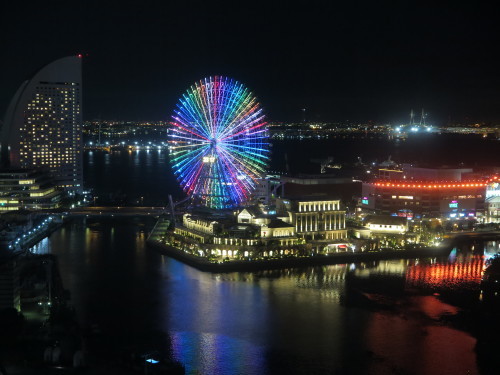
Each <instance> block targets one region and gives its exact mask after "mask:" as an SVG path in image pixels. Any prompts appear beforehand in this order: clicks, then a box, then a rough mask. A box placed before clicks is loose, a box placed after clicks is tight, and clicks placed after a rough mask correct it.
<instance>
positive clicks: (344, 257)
mask: <svg viewBox="0 0 500 375" xmlns="http://www.w3.org/2000/svg"><path fill="white" fill-rule="evenodd" d="M147 243H148V245H150V246H151V247H153V248H155V249H157V250H158V251H159V252H161V253H162V254H164V255H168V256H170V257H172V258H175V259H177V260H180V261H181V262H183V263H186V264H188V265H189V266H192V267H194V268H197V269H199V270H200V271H204V272H215V273H218V272H221V273H223V272H240V271H258V270H266V269H278V268H297V267H308V266H322V265H329V264H344V263H358V262H369V261H376V260H389V259H410V258H428V257H438V256H444V255H447V254H449V252H450V250H451V249H450V248H449V247H436V248H421V249H411V250H388V251H379V252H362V253H335V254H330V255H314V256H310V257H290V258H276V259H265V260H249V261H247V260H234V261H227V262H223V263H213V262H210V261H208V260H207V259H205V258H200V257H197V256H194V255H191V254H188V253H186V252H184V251H182V250H179V249H177V248H175V247H172V246H168V245H166V244H164V243H161V242H159V241H154V240H148V241H147Z"/></svg>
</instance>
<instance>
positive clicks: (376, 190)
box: [359, 180, 486, 218]
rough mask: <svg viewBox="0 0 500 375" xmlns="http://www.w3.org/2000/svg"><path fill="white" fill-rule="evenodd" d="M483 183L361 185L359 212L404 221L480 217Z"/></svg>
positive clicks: (484, 186) (409, 182)
mask: <svg viewBox="0 0 500 375" xmlns="http://www.w3.org/2000/svg"><path fill="white" fill-rule="evenodd" d="M485 191H486V183H485V181H462V182H457V181H399V180H381V181H374V182H366V183H363V191H362V196H361V199H360V202H359V208H360V209H361V210H363V211H366V212H369V213H376V214H383V215H395V216H402V217H407V218H413V217H415V218H423V217H446V218H464V217H482V215H483V214H484V200H485Z"/></svg>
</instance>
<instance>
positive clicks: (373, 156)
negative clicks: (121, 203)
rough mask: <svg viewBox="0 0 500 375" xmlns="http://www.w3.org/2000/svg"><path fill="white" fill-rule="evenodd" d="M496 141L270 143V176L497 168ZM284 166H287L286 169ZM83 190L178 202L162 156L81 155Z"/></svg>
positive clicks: (434, 138) (435, 137)
mask: <svg viewBox="0 0 500 375" xmlns="http://www.w3.org/2000/svg"><path fill="white" fill-rule="evenodd" d="M499 150H500V141H498V140H494V139H490V138H482V137H481V136H477V135H449V134H448V135H439V134H422V135H418V136H412V137H409V138H408V139H406V140H395V139H390V138H388V137H387V136H359V135H358V136H338V137H332V138H330V139H328V140H316V141H312V140H303V141H298V140H296V141H273V147H272V155H271V157H272V159H271V162H270V166H269V169H270V171H285V170H287V165H288V169H289V171H290V172H292V173H316V174H318V173H319V169H320V167H319V164H317V163H313V162H311V159H323V158H327V157H329V156H332V157H333V158H334V161H335V162H340V163H354V162H356V161H357V158H358V157H361V158H362V160H363V162H369V163H371V162H375V161H378V162H381V161H384V160H387V158H388V157H389V156H391V158H392V160H394V161H396V162H401V163H402V162H408V163H416V162H420V163H433V164H435V165H454V166H456V165H458V164H459V163H465V164H466V165H467V166H491V165H497V166H500V152H499ZM287 160H288V163H287ZM84 174H85V185H86V187H90V188H93V189H94V190H95V192H96V195H97V196H99V199H102V198H109V197H110V196H111V195H117V194H118V195H123V196H125V199H126V201H127V202H129V203H134V202H135V203H137V202H139V201H140V199H141V197H143V201H142V202H143V203H144V205H165V204H166V203H167V196H168V194H172V195H173V196H174V198H175V199H179V198H181V197H183V193H182V191H181V190H180V188H179V187H178V184H177V182H176V180H175V177H174V175H173V173H172V171H171V169H170V166H169V162H168V154H167V152H166V151H157V150H150V151H146V150H143V151H138V152H119V151H115V152H112V153H106V152H100V151H87V152H85V154H84Z"/></svg>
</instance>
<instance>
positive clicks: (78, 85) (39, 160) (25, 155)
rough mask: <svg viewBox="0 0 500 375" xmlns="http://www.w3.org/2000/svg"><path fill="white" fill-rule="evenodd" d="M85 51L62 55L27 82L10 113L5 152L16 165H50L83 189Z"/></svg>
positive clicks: (65, 183) (61, 180)
mask: <svg viewBox="0 0 500 375" xmlns="http://www.w3.org/2000/svg"><path fill="white" fill-rule="evenodd" d="M81 64H82V63H81V56H69V57H64V58H62V59H59V60H56V61H54V62H52V63H50V64H48V65H46V66H45V67H43V68H42V69H41V70H39V71H38V72H37V73H36V74H35V75H34V76H33V77H32V78H31V79H29V80H27V81H25V82H23V83H22V85H21V87H19V89H18V90H17V92H16V93H15V95H14V97H13V98H12V100H11V102H10V105H9V107H8V108H7V112H6V114H5V119H4V125H3V127H2V134H1V147H2V148H1V155H2V159H3V161H4V164H7V165H8V166H9V167H10V168H26V169H44V170H48V171H49V172H50V173H51V175H52V177H53V178H54V181H55V183H56V185H57V186H59V187H61V188H64V189H67V190H68V191H70V192H82V189H83V172H82V151H83V146H82V110H81V105H82V102H81V95H82V78H81V76H82V73H81V71H82V70H81V69H82V68H81Z"/></svg>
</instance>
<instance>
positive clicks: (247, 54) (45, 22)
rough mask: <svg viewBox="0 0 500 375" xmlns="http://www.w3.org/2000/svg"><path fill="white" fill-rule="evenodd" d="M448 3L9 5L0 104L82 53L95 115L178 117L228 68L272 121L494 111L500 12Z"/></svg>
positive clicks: (440, 118) (488, 114)
mask: <svg viewBox="0 0 500 375" xmlns="http://www.w3.org/2000/svg"><path fill="white" fill-rule="evenodd" d="M451 4H452V3H449V4H448V3H440V4H433V5H432V6H428V5H425V4H423V5H422V4H420V5H414V4H413V5H412V4H404V5H397V4H396V5H394V4H392V5H390V4H369V3H366V4H364V3H358V4H351V5H346V4H343V5H338V4H335V5H328V4H326V3H319V4H309V5H301V6H290V5H287V6H286V7H285V6H284V5H280V4H277V3H275V4H268V5H265V6H259V4H254V5H253V6H251V7H250V6H248V7H246V8H245V7H244V8H242V9H240V8H239V7H238V6H234V5H233V6H224V5H223V4H221V3H214V4H203V5H193V6H190V7H185V6H183V5H180V4H170V5H164V4H151V5H148V6H147V7H146V6H144V7H143V8H139V9H136V8H135V7H131V6H129V5H126V4H120V5H119V6H115V5H114V4H112V3H108V4H105V5H100V6H99V7H98V6H97V4H94V3H92V2H85V3H80V4H79V5H74V4H62V3H60V4H59V3H53V4H52V3H51V4H43V5H42V4H39V5H37V4H35V3H34V4H33V6H32V7H31V8H30V10H28V11H23V12H21V9H20V8H19V7H20V5H16V4H9V5H8V6H7V9H6V11H5V12H4V14H3V15H4V17H3V18H2V25H3V26H4V27H5V33H4V34H3V35H4V40H5V48H6V49H7V50H11V51H16V53H13V54H12V55H11V58H7V59H3V60H2V62H1V63H0V64H1V67H2V70H1V71H2V72H4V73H3V74H2V81H3V83H4V84H3V86H2V90H0V110H1V111H2V115H3V113H5V110H6V107H7V105H8V102H9V99H10V97H11V96H12V95H13V93H14V92H15V90H16V88H17V86H18V85H19V82H21V81H22V80H24V79H25V78H26V77H27V76H28V74H27V73H28V72H30V71H35V70H37V69H39V67H40V66H43V65H46V64H47V63H49V62H50V61H53V60H56V59H58V58H61V57H63V56H67V55H76V54H78V53H82V54H83V55H84V62H83V69H84V73H83V74H84V85H85V88H86V91H85V93H84V98H83V101H84V103H85V105H84V113H83V117H84V119H85V120H88V119H93V118H118V119H125V118H126V119H130V120H141V119H152V120H167V121H168V120H169V115H170V112H171V109H172V108H173V107H174V106H175V102H176V99H177V97H178V96H179V95H180V94H181V93H182V92H183V91H184V88H185V87H187V86H188V85H189V84H191V82H194V81H197V80H199V79H201V78H203V77H205V76H215V75H221V74H222V75H226V76H229V77H231V78H233V79H236V80H238V81H241V82H245V83H246V84H247V86H248V87H249V89H250V90H251V91H252V92H253V93H254V95H256V96H257V98H258V99H259V101H260V102H262V103H264V110H265V111H266V114H267V115H268V118H269V120H270V121H301V120H302V119H303V111H302V109H303V108H305V109H306V119H307V120H309V121H346V120H351V121H360V122H367V121H374V122H392V123H397V122H402V121H407V120H408V118H409V115H408V114H409V112H410V110H411V109H414V110H415V111H419V110H420V108H425V110H426V112H427V113H428V120H429V121H430V122H433V123H436V124H438V125H441V124H443V123H446V122H448V121H450V120H451V121H458V122H460V121H466V120H467V119H470V120H471V121H478V122H479V121H486V122H496V121H498V120H500V109H498V106H497V103H498V102H499V101H500V91H499V87H500V85H499V82H498V81H499V77H498V75H497V74H496V69H497V68H496V61H497V57H498V52H497V51H496V48H495V45H496V44H497V42H498V39H499V35H500V34H499V33H498V26H497V25H496V22H495V17H494V15H495V14H496V9H494V8H488V9H486V8H483V7H482V6H481V5H477V4H469V5H458V4H453V6H450V5H451ZM20 14H22V15H23V18H22V19H21V18H20V16H19V15H20ZM21 20H22V21H23V25H24V27H23V28H19V27H15V26H16V25H17V24H18V23H19V22H20V21H21Z"/></svg>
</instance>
